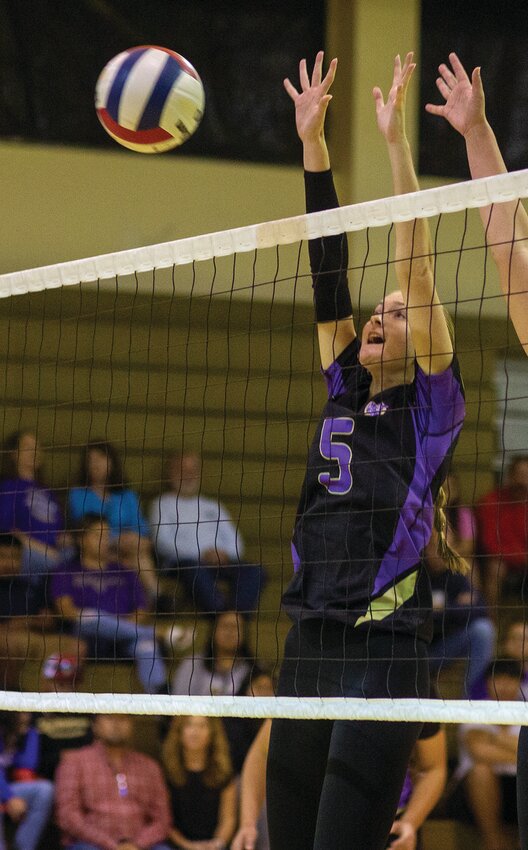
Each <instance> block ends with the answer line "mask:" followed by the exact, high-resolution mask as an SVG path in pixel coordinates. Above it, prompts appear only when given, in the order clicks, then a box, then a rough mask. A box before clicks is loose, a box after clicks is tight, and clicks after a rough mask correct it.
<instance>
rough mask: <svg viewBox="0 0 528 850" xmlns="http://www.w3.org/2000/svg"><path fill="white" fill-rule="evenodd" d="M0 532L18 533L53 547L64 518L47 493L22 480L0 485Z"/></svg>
mask: <svg viewBox="0 0 528 850" xmlns="http://www.w3.org/2000/svg"><path fill="white" fill-rule="evenodd" d="M0 531H2V532H4V533H6V532H8V533H11V532H13V531H22V532H24V533H25V534H28V535H29V536H30V537H32V538H33V539H34V540H38V541H39V542H40V543H45V544H48V545H49V546H56V545H57V535H58V533H59V532H61V531H64V519H63V516H62V511H61V509H60V506H59V503H58V502H57V500H56V498H55V496H54V495H53V494H52V492H51V490H47V489H45V488H44V487H41V486H40V485H39V484H37V482H36V481H25V480H24V479H22V478H12V479H10V480H7V481H2V482H0Z"/></svg>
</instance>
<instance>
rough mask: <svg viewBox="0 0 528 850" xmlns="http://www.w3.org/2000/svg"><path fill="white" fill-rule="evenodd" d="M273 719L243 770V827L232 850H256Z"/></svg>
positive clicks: (248, 756)
mask: <svg viewBox="0 0 528 850" xmlns="http://www.w3.org/2000/svg"><path fill="white" fill-rule="evenodd" d="M270 733H271V720H265V721H264V723H263V724H262V726H261V727H260V729H259V731H258V734H257V736H256V738H255V740H254V741H253V743H252V745H251V747H250V749H249V751H248V754H247V756H246V759H245V761H244V766H243V768H242V775H241V780H240V827H239V830H238V832H237V834H236V835H235V837H234V839H233V843H232V844H231V850H254V848H255V846H256V843H257V837H258V831H257V823H258V819H259V816H260V813H261V811H262V806H263V805H264V800H265V798H266V760H267V758H268V749H269V740H270Z"/></svg>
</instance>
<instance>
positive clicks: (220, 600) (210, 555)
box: [150, 452, 264, 613]
mask: <svg viewBox="0 0 528 850" xmlns="http://www.w3.org/2000/svg"><path fill="white" fill-rule="evenodd" d="M167 471H168V478H169V484H170V490H169V491H168V492H167V493H164V494H163V495H162V496H161V497H160V498H158V499H155V500H154V501H153V502H152V505H151V509H150V524H151V528H152V535H153V539H154V546H155V549H156V553H157V556H158V562H159V565H160V569H161V571H162V572H175V573H177V575H178V577H179V578H180V579H181V581H182V583H183V585H184V586H185V588H186V589H187V591H188V592H189V593H190V594H191V596H192V599H193V604H194V606H195V608H200V609H202V610H203V611H206V612H208V613H211V612H217V611H226V610H230V609H235V610H237V611H243V612H246V613H250V612H253V611H254V610H255V609H256V607H257V604H258V599H259V594H260V591H261V588H262V583H263V576H264V571H263V568H262V567H261V566H260V565H258V564H246V563H244V562H243V560H242V556H243V543H242V539H241V537H240V534H239V533H238V530H237V528H236V526H235V525H234V524H233V521H232V520H231V518H230V516H229V514H228V513H227V511H226V509H225V508H224V507H223V506H222V505H221V504H220V503H219V502H218V500H217V499H211V498H207V497H206V496H202V495H201V494H200V488H201V481H202V468H201V461H200V457H199V456H198V455H197V454H195V453H191V452H187V453H185V454H182V455H180V454H175V455H173V456H171V457H170V458H169V461H168V470H167ZM222 585H227V590H226V589H224V587H223V586H222Z"/></svg>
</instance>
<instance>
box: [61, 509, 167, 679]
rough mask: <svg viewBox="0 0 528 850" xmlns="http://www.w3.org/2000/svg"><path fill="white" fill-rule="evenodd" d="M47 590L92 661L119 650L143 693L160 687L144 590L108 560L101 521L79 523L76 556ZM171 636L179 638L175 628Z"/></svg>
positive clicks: (90, 517)
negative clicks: (130, 662) (134, 671)
mask: <svg viewBox="0 0 528 850" xmlns="http://www.w3.org/2000/svg"><path fill="white" fill-rule="evenodd" d="M51 591H52V597H53V599H54V601H55V606H56V608H57V611H58V612H59V613H60V614H61V616H62V617H63V618H64V619H65V621H66V623H67V624H69V626H70V628H71V630H72V631H73V632H74V633H75V634H77V635H78V636H79V637H81V638H83V639H85V640H86V641H89V642H90V643H91V650H92V651H93V653H95V656H96V657H98V656H99V657H112V656H113V657H114V658H116V655H115V653H116V650H117V652H122V653H124V656H125V657H127V658H131V659H134V661H135V664H136V669H137V673H138V676H139V679H140V681H141V684H142V686H143V688H144V689H145V691H146V692H148V693H156V692H158V691H160V690H161V689H163V687H164V686H165V683H166V671H165V664H164V661H163V658H162V655H161V650H160V647H159V646H158V642H157V640H156V635H155V629H154V626H153V625H149V624H147V622H146V614H145V610H146V607H147V605H146V598H145V592H144V589H143V587H142V585H141V583H140V581H139V578H138V574H137V572H136V571H134V570H130V569H127V568H126V567H123V566H121V565H120V564H118V563H116V562H115V561H113V560H111V559H110V530H109V526H108V523H107V522H106V520H105V519H102V518H101V517H100V516H99V515H94V514H87V515H86V516H85V517H84V518H83V519H82V520H81V532H80V535H79V557H78V559H75V560H73V561H71V562H70V563H68V564H66V565H65V566H64V568H62V569H60V570H57V571H56V572H55V573H54V575H53V579H52V588H51ZM173 632H174V636H176V634H179V632H177V629H176V627H174V630H173Z"/></svg>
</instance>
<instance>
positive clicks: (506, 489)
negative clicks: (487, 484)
mask: <svg viewBox="0 0 528 850" xmlns="http://www.w3.org/2000/svg"><path fill="white" fill-rule="evenodd" d="M527 508H528V457H526V456H524V455H520V456H518V457H515V458H514V459H513V460H512V462H511V464H510V466H509V469H508V476H507V480H506V484H505V486H503V487H499V488H498V489H496V490H493V491H492V492H491V493H488V494H487V496H484V498H483V499H482V500H481V502H480V504H479V505H478V507H477V521H478V529H479V542H480V548H481V550H482V555H483V556H484V558H485V560H484V563H483V565H482V567H483V589H484V592H485V594H486V597H487V599H488V602H489V605H490V608H491V610H492V613H494V614H495V616H496V611H497V604H498V602H499V599H500V594H501V590H502V588H503V585H504V584H507V585H508V586H509V588H510V589H511V590H513V591H514V592H515V593H516V594H519V593H524V582H525V576H526V567H527V565H528V513H527Z"/></svg>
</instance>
